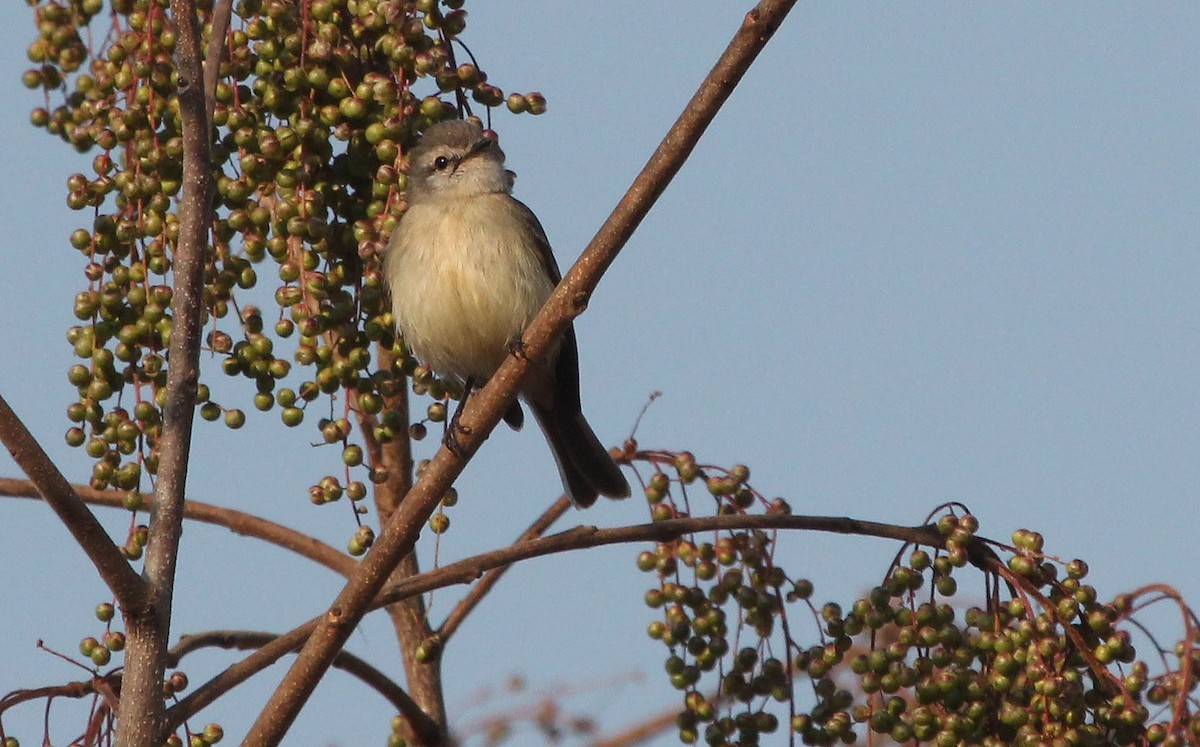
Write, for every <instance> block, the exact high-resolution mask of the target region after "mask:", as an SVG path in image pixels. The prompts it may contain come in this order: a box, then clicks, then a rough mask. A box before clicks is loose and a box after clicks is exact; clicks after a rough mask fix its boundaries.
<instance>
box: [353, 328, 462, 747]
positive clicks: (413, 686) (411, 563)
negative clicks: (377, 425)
mask: <svg viewBox="0 0 1200 747" xmlns="http://www.w3.org/2000/svg"><path fill="white" fill-rule="evenodd" d="M377 349H378V352H379V367H380V370H383V371H388V370H392V369H393V366H394V363H395V358H394V356H393V355H392V351H391V349H390V348H385V347H384V346H382V345H379V346H377ZM397 383H400V384H403V380H401V381H400V382H397ZM384 406H385V407H386V408H387V409H388V411H389V412H393V413H395V414H396V415H397V416H399V418H400V422H403V423H407V422H409V421H410V417H409V403H408V389H407V387H406V386H403V385H401V386H398V387H397V388H396V391H395V393H394V394H389V395H388V396H386V397H385V399H384ZM374 420H375V418H373V417H371V416H369V415H360V423H361V424H362V429H361V430H362V433H363V440H364V442H365V443H366V446H367V455H368V457H369V463H370V465H371V466H372V467H373V468H376V469H379V468H382V469H384V470H386V472H387V479H386V480H384V481H383V482H382V483H375V484H374V487H373V490H372V492H373V496H372V497H373V498H374V500H375V508H376V510H377V511H378V512H379V523H380V525H381V526H382V525H386V524H387V522H388V520H389V519H390V517H391V516H392V514H393V513H394V512H395V511H396V508H397V507H398V506H399V505H400V501H401V500H403V498H404V496H405V495H407V494H408V491H409V490H410V489H411V488H412V474H413V463H412V442H411V441H409V440H408V439H407V438H394V439H392V440H391V441H388V442H387V443H380V442H379V441H378V440H377V439H375V438H374V436H373V428H372V426H373V425H374ZM420 572H421V567H420V565H419V564H418V563H417V554H416V553H415V552H410V553H408V555H407V556H405V557H404V558H403V559H401V560H400V562H399V563H398V564H397V565H396V567H395V569H394V570H393V571H392V574H391V578H392V580H399V579H403V578H409V577H411V576H415V575H417V574H418V573H420ZM387 614H388V617H389V618H390V619H391V621H392V627H393V629H394V630H395V631H396V642H397V644H398V647H399V649H400V658H401V660H402V661H403V662H404V674H405V682H406V684H407V685H408V691H409V694H410V695H412V697H413V699H414V700H415V701H417V703H419V704H420V705H421V708H422V709H423V711H424V712H425V714H427V715H428V718H427V719H426V720H424V721H419V722H415V723H414V722H411V721H410V722H408V724H407V727H408V731H407V732H405V733H403V736H404V737H405V739H406V740H407V741H409V742H414V743H417V744H437V743H439V742H444V741H446V737H447V734H448V731H447V726H446V723H447V719H446V697H445V692H444V690H443V687H442V660H441V657H438V656H433V657H430V656H424V655H422V648H423V646H424V645H425V642H426V641H427V640H428V639H429V637H430V635H432V631H431V630H430V628H429V615H428V613H427V612H426V610H425V600H424V599H422V598H421V597H420V596H414V597H410V598H408V599H405V600H404V601H402V602H400V603H398V604H394V605H389V606H388V607H387ZM429 723H435V724H437V725H438V726H439V728H438V729H437V730H434V731H429V730H428V728H426V727H427V726H428V724H429Z"/></svg>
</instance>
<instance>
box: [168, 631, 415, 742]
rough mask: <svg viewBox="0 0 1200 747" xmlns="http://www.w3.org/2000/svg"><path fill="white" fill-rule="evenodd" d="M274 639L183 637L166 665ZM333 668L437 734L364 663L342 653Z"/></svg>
mask: <svg viewBox="0 0 1200 747" xmlns="http://www.w3.org/2000/svg"><path fill="white" fill-rule="evenodd" d="M278 638H279V636H278V635H276V634H274V633H264V632H261V631H257V630H210V631H206V632H204V633H195V634H193V635H185V636H183V637H182V638H180V639H179V643H176V644H175V645H174V646H172V647H171V650H170V651H169V652H168V654H169V656H170V659H169V661H168V662H167V666H170V667H176V666H179V661H180V660H181V659H182V658H183V657H184V656H187V655H188V654H190V653H192V652H193V651H196V650H199V649H202V648H210V647H216V648H223V649H229V650H232V649H238V650H243V651H244V650H246V649H259V648H261V647H263V646H265V645H266V644H268V643H271V642H273V641H275V640H276V639H278ZM293 650H294V649H293ZM333 667H334V669H340V670H342V671H343V672H346V673H347V674H349V675H351V676H353V677H355V678H357V679H358V680H359V681H361V682H362V683H363V684H365V685H367V686H368V687H370V688H372V689H373V690H375V691H376V692H378V693H379V694H380V695H382V696H383V697H384V698H386V699H387V701H388V702H389V703H391V704H392V705H394V706H395V707H396V710H398V711H399V712H400V713H401V714H403V715H404V717H405V718H406V719H408V720H409V722H410V723H423V725H422V728H423V729H426V730H432V732H433V733H437V731H438V725H437V724H436V723H433V722H432V719H430V718H429V716H428V715H427V714H426V713H425V712H424V711H423V710H421V707H420V706H419V705H417V703H416V701H414V700H413V699H412V698H411V697H409V695H408V693H406V692H404V689H403V688H402V687H400V685H398V684H396V683H395V682H394V681H392V679H391V678H390V677H388V676H387V675H386V674H384V673H383V672H381V671H379V670H378V669H376V668H375V667H373V666H371V664H369V663H368V662H367V661H365V660H363V659H361V658H359V657H357V656H355V655H354V654H351V653H348V652H346V651H342V652H340V653H339V654H338V655H337V657H336V658H334V660H333Z"/></svg>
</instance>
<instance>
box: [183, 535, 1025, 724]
mask: <svg viewBox="0 0 1200 747" xmlns="http://www.w3.org/2000/svg"><path fill="white" fill-rule="evenodd" d="M735 529H808V530H814V531H822V532H833V533H837V534H851V535H861V536H868V537H880V538H883V539H895V540H900V541H903V542H910V543H913V544H921V545H929V546H936V547H942V546H943V545H944V543H945V537H943V536H942V535H941V534H940V533H939V532H938V530H937V526H936V525H927V526H916V527H904V526H897V525H894V524H881V523H878V522H873V521H859V520H857V519H850V518H839V517H830V516H786V515H783V514H773V515H767V516H747V515H737V516H709V517H702V518H692V519H671V520H668V521H661V522H656V523H652V524H636V525H633V526H627V527H617V528H614V529H598V528H596V527H594V526H590V527H589V526H579V527H575V528H573V529H569V530H567V531H565V532H560V533H558V534H554V535H551V536H549V537H543V538H541V539H536V540H528V541H525V542H521V543H518V544H515V545H512V546H510V547H506V548H503V549H500V550H494V551H492V552H487V553H482V554H480V555H475V556H472V557H470V558H466V559H464V560H460V561H458V562H456V563H451V564H450V565H446V566H443V567H441V568H438V569H436V570H432V571H427V572H425V573H422V574H420V575H419V576H414V577H412V578H408V579H404V580H402V581H398V582H397V583H394V584H391V585H389V586H388V587H387V589H385V590H384V591H383V593H381V594H380V595H379V597H377V598H376V599H374V600H373V601H372V604H371V609H372V610H375V609H379V608H380V607H383V606H385V605H388V604H394V603H396V602H398V601H401V600H403V599H407V598H409V597H412V596H415V595H419V594H424V593H425V592H427V591H432V590H434V589H439V588H443V587H445V586H449V585H451V584H456V583H469V582H470V581H472V580H474V579H477V578H479V577H480V576H481V575H482V574H483V573H485V572H486V571H489V570H492V569H495V568H501V567H504V566H509V565H512V564H513V563H516V562H518V561H521V560H528V559H529V558H536V557H541V556H544V555H552V554H557V553H563V552H569V551H571V550H580V549H584V548H589V547H599V546H601V545H613V544H622V543H631V542H643V541H647V540H653V541H658V542H665V541H670V540H673V539H677V538H679V537H681V536H683V535H686V534H692V533H696V532H712V531H728V530H735ZM987 542H988V540H985V539H982V538H979V537H975V538H972V540H971V544H970V546H969V548H968V549H969V550H970V551H969V552H968V556H969V557H970V558H971V562H972V563H976V562H977V559H978V562H979V563H985V564H986V565H987V570H994V569H995V567H996V566H997V565H999V566H1001V567H1002V565H1003V564H1001V563H999V560H998V559H995V558H994V556H993V555H991V554H990V550H988V548H987ZM976 546H979V547H980V548H982V549H981V550H979V551H975V547H976ZM323 620H324V616H318V617H315V618H313V619H311V620H309V621H308V622H305V623H304V624H302V625H300V626H299V627H296V628H294V629H292V630H290V631H288V632H287V633H284V634H283V635H281V636H280V637H279V638H276V639H275V640H274V641H271V642H270V643H268V644H266V645H264V646H263V647H262V648H260V649H258V650H257V651H255V652H254V653H253V654H251V655H250V656H248V657H246V658H245V659H243V660H242V661H239V662H237V663H235V664H232V665H230V666H229V667H228V668H227V669H225V670H224V671H223V672H221V673H220V674H218V675H217V676H215V677H213V678H212V679H211V680H209V681H208V682H206V683H205V684H204V685H203V686H201V687H200V688H198V689H197V690H196V691H195V692H193V693H192V694H191V695H189V696H188V697H186V698H184V699H183V700H181V701H179V703H177V704H176V705H174V706H172V707H171V708H170V710H169V711H168V713H167V723H168V726H170V727H172V728H173V727H174V726H177V725H178V724H181V723H183V721H184V719H187V718H190V717H191V716H192V715H193V714H195V713H197V712H199V710H200V709H201V708H204V707H205V706H207V705H208V704H210V703H212V702H213V701H215V700H216V699H217V698H219V697H220V696H221V695H223V694H224V693H225V692H227V691H229V690H230V689H232V688H233V687H235V686H237V685H239V684H241V683H242V682H244V681H246V680H247V679H249V678H250V677H251V676H253V675H254V674H256V673H257V672H259V671H261V670H263V669H265V668H267V667H269V666H271V665H272V664H274V663H275V662H276V661H278V660H279V658H280V657H282V656H283V655H284V654H286V653H288V652H290V651H293V650H295V648H296V647H297V646H298V645H299V644H300V643H302V642H303V641H304V640H305V639H306V638H308V637H309V636H310V635H311V634H312V632H313V631H314V630H316V628H317V626H318V625H319V624H320V623H321V622H322V621H323Z"/></svg>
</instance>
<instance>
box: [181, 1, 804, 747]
mask: <svg viewBox="0 0 1200 747" xmlns="http://www.w3.org/2000/svg"><path fill="white" fill-rule="evenodd" d="M177 1H181V0H177ZM794 4H795V0H763V2H761V3H759V4H758V5H757V6H756V7H755V8H754V9H753V10H752V11H751V12H750V13H748V14H747V15H746V17H745V20H744V21H743V23H742V26H741V28H740V29H739V30H738V32H737V33H736V34H735V35H734V38H733V41H731V42H730V44H729V46H728V47H727V48H726V50H725V52H724V53H723V54H722V55H721V57H720V59H719V60H718V61H717V64H716V65H715V66H714V67H713V69H712V70H711V71H710V72H709V74H708V77H707V78H705V80H704V82H703V83H701V85H700V88H699V89H698V90H697V92H696V94H695V95H694V96H693V97H692V100H691V101H690V102H688V105H687V107H686V108H685V109H684V111H683V113H682V114H681V115H680V117H679V119H678V120H677V121H676V123H675V124H674V126H672V128H671V130H670V131H669V132H668V133H667V135H666V137H665V138H664V139H663V141H662V143H661V144H660V145H659V147H658V149H657V150H656V151H655V152H654V154H653V155H652V156H651V157H650V161H649V162H648V163H647V164H646V166H645V167H644V168H643V169H642V172H641V173H640V174H639V175H638V177H637V178H636V179H635V180H634V182H633V184H632V185H631V186H630V188H629V190H628V191H627V192H626V194H625V196H624V197H623V198H622V199H621V201H620V202H619V203H618V204H617V207H616V208H615V209H614V210H613V212H612V214H611V215H610V216H609V217H608V220H606V221H605V223H604V225H603V226H602V227H601V228H600V231H599V232H598V233H597V234H596V236H595V237H594V238H593V239H592V241H591V243H590V244H589V245H588V247H587V249H586V250H584V252H583V255H582V256H581V257H580V259H579V261H578V262H576V263H575V266H574V267H573V268H572V269H571V271H570V272H568V273H567V275H566V277H564V278H563V281H562V282H561V283H560V284H559V286H558V288H557V289H556V290H555V291H554V293H553V294H552V295H551V297H550V299H549V300H548V301H547V303H546V306H545V308H543V309H542V311H541V312H540V313H539V314H538V316H537V318H536V319H534V321H533V323H532V324H531V325H530V327H529V328H528V330H526V332H525V334H524V335H523V342H524V349H525V351H526V355H524V356H509V357H508V358H507V359H506V360H505V362H504V364H503V365H501V367H500V369H499V370H498V371H497V372H496V374H495V375H494V376H493V377H492V379H491V380H490V381H489V382H488V384H487V385H486V386H485V387H484V388H483V390H482V391H481V392H480V395H479V396H478V397H476V398H475V399H473V400H472V401H471V402H470V403H469V404H468V406H467V407H466V408H465V410H464V411H463V414H462V418H461V420H460V423H461V425H462V426H463V430H464V432H463V434H462V435H461V437H460V439H459V446H460V449H459V450H458V451H459V452H460V453H459V454H455V453H451V451H450V450H449V449H447V448H445V447H443V448H441V449H440V450H439V451H438V453H437V455H436V456H435V457H434V459H433V461H432V462H431V463H430V465H429V467H428V469H427V470H426V472H425V473H424V476H423V477H422V478H421V480H420V481H419V482H418V484H417V485H416V486H414V488H413V490H411V491H409V494H408V495H407V496H406V497H405V499H404V501H403V502H402V503H401V504H400V507H399V509H397V511H396V512H395V513H394V514H393V515H392V516H391V518H390V519H389V521H388V522H387V524H386V525H385V526H384V529H383V532H382V533H381V536H380V537H379V539H378V541H377V542H376V543H375V546H374V548H373V549H372V550H371V552H370V553H368V555H367V557H366V559H365V560H364V561H363V562H362V563H361V564H360V566H359V570H358V572H356V573H355V574H354V576H352V577H351V579H350V581H349V582H348V583H347V584H346V587H345V588H344V589H343V590H342V591H341V593H339V594H338V596H337V598H336V599H335V600H334V602H333V604H331V605H330V607H329V610H328V612H327V613H326V614H325V615H324V616H323V617H322V618H321V621H320V624H319V625H318V626H317V629H316V630H315V631H314V632H313V635H312V637H311V638H309V641H308V643H307V644H306V645H305V646H304V649H303V650H302V651H301V652H300V655H299V656H298V657H296V661H295V662H294V663H293V664H292V668H291V669H290V670H289V671H288V673H287V674H286V675H285V676H284V678H283V681H282V682H281V683H280V684H279V686H278V688H277V689H276V690H275V693H274V694H273V695H272V696H271V699H270V701H269V702H268V703H267V707H266V708H264V709H263V711H262V712H261V713H260V714H259V717H258V719H256V721H255V723H254V725H253V726H252V727H251V729H250V732H249V733H248V734H247V736H246V740H245V742H244V744H246V745H252V746H255V747H256V746H257V745H275V744H278V743H279V742H280V741H281V740H282V739H283V735H284V734H286V733H287V730H288V728H289V727H290V726H291V724H292V722H293V721H295V719H296V715H297V714H298V713H299V712H300V709H301V708H302V707H303V706H304V703H305V702H306V701H307V700H308V698H309V696H310V695H311V694H312V691H313V690H314V689H315V688H316V686H317V683H318V682H319V681H320V679H321V676H322V675H323V674H324V673H325V671H326V670H327V669H328V668H329V666H330V664H331V663H332V661H333V658H334V656H335V655H336V653H337V651H338V650H340V649H341V647H342V646H343V645H345V642H346V640H347V639H348V638H349V637H350V634H351V633H352V632H353V631H354V628H355V627H356V626H357V625H358V622H359V620H361V619H362V617H363V615H364V614H366V612H367V609H368V608H369V606H370V605H371V603H372V600H373V599H374V598H375V596H376V595H377V593H378V592H379V590H380V589H381V588H382V587H383V584H384V583H385V582H386V580H387V578H388V576H389V574H390V572H391V570H392V569H393V568H395V567H396V565H397V564H398V563H399V562H400V561H401V559H403V558H404V557H405V556H406V555H408V554H409V553H410V552H412V549H413V546H414V545H415V543H416V539H417V537H418V536H419V535H420V531H421V528H422V527H423V526H424V524H425V521H426V520H427V519H428V518H429V516H430V515H431V514H432V513H433V511H434V510H435V509H436V507H437V504H438V502H439V501H440V500H441V497H442V496H443V495H445V493H446V490H448V489H449V488H450V486H451V484H452V483H453V482H454V479H455V478H457V477H458V475H459V474H460V473H461V472H462V470H463V467H464V466H465V465H466V460H467V458H469V455H471V454H473V453H474V452H475V450H476V449H478V448H479V446H480V445H481V444H482V443H483V440H484V439H485V438H486V437H487V435H488V434H489V433H491V431H492V429H493V428H494V427H495V426H496V423H497V422H499V420H500V417H501V415H502V414H503V413H504V411H505V410H506V409H507V408H508V403H509V402H511V401H512V400H513V399H514V398H515V397H516V394H517V390H518V388H519V386H520V383H521V380H522V379H523V378H524V376H525V375H526V374H527V370H528V367H529V363H530V361H531V360H537V359H539V358H541V357H543V356H544V355H545V354H546V352H547V351H548V350H549V349H550V347H551V345H552V344H553V343H554V342H555V341H556V340H557V339H558V337H559V336H560V335H561V334H562V332H563V330H564V329H565V328H566V326H567V325H568V324H569V323H570V321H571V319H573V318H574V317H575V316H578V315H579V313H581V312H582V310H583V307H584V305H585V304H586V300H587V297H588V296H589V295H590V293H591V291H592V290H593V289H594V288H595V287H596V285H597V284H598V283H599V281H600V277H601V276H602V275H603V274H604V270H605V269H606V268H607V267H608V266H609V265H610V264H612V262H613V260H614V259H615V258H616V256H617V253H618V252H619V251H620V250H621V247H623V246H624V245H625V242H626V241H627V240H628V239H629V236H630V235H632V233H633V231H634V229H635V228H636V227H637V226H638V224H639V223H640V222H641V220H642V219H643V218H644V217H645V216H646V214H647V213H648V212H649V211H650V208H651V207H652V206H653V205H654V203H655V201H656V200H657V198H658V196H659V195H660V194H662V192H663V190H664V189H666V187H667V185H668V184H669V183H670V181H671V179H672V178H673V177H674V175H675V174H676V173H677V172H678V171H679V169H680V168H681V167H682V166H683V163H684V162H685V161H686V160H687V157H688V155H689V154H690V153H691V151H692V149H693V148H694V147H695V144H696V142H697V141H698V140H699V138H700V136H701V135H702V134H703V133H704V130H705V129H706V128H707V127H708V124H709V122H711V121H712V119H713V117H715V116H716V113H717V111H718V110H719V109H720V107H721V105H722V104H723V103H724V102H725V100H726V99H727V98H728V97H729V95H730V94H731V93H732V92H733V89H734V87H736V86H737V84H738V82H739V81H740V80H741V78H742V76H743V75H744V74H745V72H746V70H748V69H749V67H750V64H751V63H752V62H753V61H754V59H755V57H757V56H758V53H759V52H760V51H761V50H762V48H763V47H764V46H765V45H766V43H767V41H768V40H769V39H770V38H771V36H772V34H774V32H775V30H776V29H778V28H779V24H781V23H782V22H783V18H784V17H785V16H786V15H787V13H788V11H789V10H791V7H792V6H793V5H794Z"/></svg>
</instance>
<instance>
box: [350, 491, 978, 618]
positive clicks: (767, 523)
mask: <svg viewBox="0 0 1200 747" xmlns="http://www.w3.org/2000/svg"><path fill="white" fill-rule="evenodd" d="M736 529H793V530H797V529H799V530H808V531H816V532H830V533H834V534H849V535H858V536H863V537H879V538H882V539H895V540H901V541H903V542H911V543H913V544H919V545H926V546H932V547H942V546H943V545H944V544H945V539H946V538H945V537H943V536H942V535H941V534H940V533H939V532H938V530H937V525H936V524H929V525H923V526H915V527H905V526H899V525H896V524H883V523H880V522H875V521H862V520H859V519H851V518H848V517H844V516H788V515H783V514H767V515H753V516H751V515H733V516H703V517H696V518H688V519H669V520H667V521H657V522H653V523H650V524H634V525H631V526H624V527H615V528H612V529H600V528H598V527H595V526H577V527H575V528H573V529H568V530H566V531H564V532H559V533H558V534H552V535H550V536H548V537H542V538H540V539H534V540H528V541H526V542H520V543H517V544H514V545H510V546H508V547H504V548H501V549H499V550H492V551H491V552H485V553H481V554H479V555H474V556H472V557H469V558H465V559H463V560H459V561H457V562H455V563H450V564H448V565H444V566H442V567H441V568H436V569H434V570H431V571H426V572H425V573H422V574H421V575H419V576H413V577H412V578H410V579H405V580H404V581H400V582H397V583H394V584H389V585H388V586H387V587H386V588H385V589H383V590H382V591H381V592H380V594H379V597H378V598H376V599H375V600H374V602H373V603H372V607H373V608H374V607H378V606H381V605H384V604H390V603H392V602H395V601H396V600H398V599H404V598H406V597H408V596H411V595H413V594H424V593H425V592H427V591H431V590H433V589H440V588H443V587H446V586H450V585H453V584H466V583H471V582H472V581H474V580H475V579H477V578H479V577H480V576H482V575H483V574H484V573H485V572H487V571H490V570H492V569H494V568H501V567H504V566H508V565H512V564H513V563H516V562H519V561H522V560H529V559H530V558H537V557H541V556H543V555H555V554H558V553H563V552H570V551H572V550H584V549H587V548H592V547H601V546H604V545H618V544H627V543H631V542H647V541H650V542H669V541H671V540H675V539H678V538H680V537H682V536H684V535H688V534H696V533H700V532H714V531H729V530H736ZM987 543H988V540H985V539H983V538H973V539H972V541H971V543H970V545H969V546H968V558H969V559H970V561H971V563H972V564H973V565H975V566H976V567H978V568H980V569H982V570H993V567H992V563H993V561H994V562H999V561H998V560H997V559H996V558H995V555H994V554H993V553H991V551H990V549H988V547H987Z"/></svg>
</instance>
